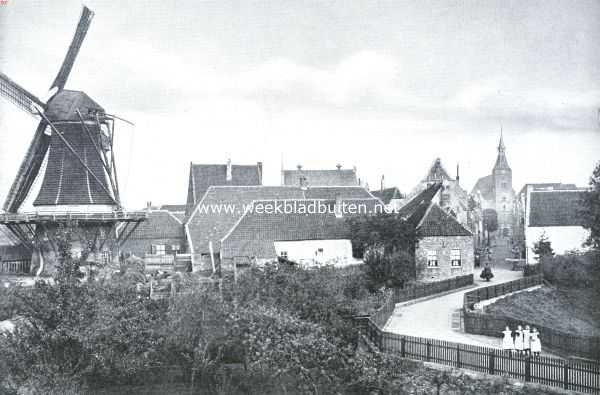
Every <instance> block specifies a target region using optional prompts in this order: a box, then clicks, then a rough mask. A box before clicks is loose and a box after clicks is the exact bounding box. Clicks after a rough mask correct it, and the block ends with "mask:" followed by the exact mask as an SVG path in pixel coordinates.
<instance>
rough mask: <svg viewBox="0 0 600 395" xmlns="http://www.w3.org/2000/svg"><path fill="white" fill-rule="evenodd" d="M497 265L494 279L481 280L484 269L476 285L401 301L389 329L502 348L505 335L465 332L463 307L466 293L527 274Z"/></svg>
mask: <svg viewBox="0 0 600 395" xmlns="http://www.w3.org/2000/svg"><path fill="white" fill-rule="evenodd" d="M494 266H495V267H493V268H492V272H493V273H494V278H493V279H492V280H491V281H490V282H486V281H484V280H481V279H480V278H479V273H480V270H477V271H476V272H475V273H474V274H475V276H474V277H475V286H474V287H472V288H469V289H464V290H461V291H458V292H454V293H451V294H448V295H444V296H440V297H437V298H433V299H429V300H424V301H422V302H418V303H414V304H409V305H406V304H398V305H397V306H396V309H395V311H394V313H393V314H392V317H391V318H390V320H389V321H388V322H387V324H386V327H385V329H386V330H387V331H389V332H394V333H401V334H404V335H409V336H418V337H428V338H432V339H441V340H447V341H451V342H457V343H467V344H472V345H477V346H485V347H498V348H500V347H501V345H502V339H501V338H495V337H488V336H480V335H471V334H468V333H465V332H463V331H462V328H461V322H460V310H461V308H462V302H463V295H464V294H465V292H468V291H471V290H473V289H475V288H479V287H487V286H490V285H494V284H501V283H504V282H508V281H512V280H516V279H518V278H522V276H523V274H522V273H521V272H519V271H511V270H508V268H507V266H505V265H500V264H497V265H494Z"/></svg>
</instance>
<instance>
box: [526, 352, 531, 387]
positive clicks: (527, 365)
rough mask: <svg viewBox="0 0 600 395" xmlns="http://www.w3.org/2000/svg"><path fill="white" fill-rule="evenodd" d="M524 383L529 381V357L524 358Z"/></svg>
mask: <svg viewBox="0 0 600 395" xmlns="http://www.w3.org/2000/svg"><path fill="white" fill-rule="evenodd" d="M525 381H531V359H530V358H529V355H528V356H526V357H525Z"/></svg>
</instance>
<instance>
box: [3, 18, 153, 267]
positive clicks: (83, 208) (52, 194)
mask: <svg viewBox="0 0 600 395" xmlns="http://www.w3.org/2000/svg"><path fill="white" fill-rule="evenodd" d="M93 17H94V13H93V12H92V11H91V10H90V9H89V8H87V7H85V6H84V7H83V11H82V14H81V18H80V19H79V23H78V24H77V29H76V30H75V35H74V36H73V40H72V41H71V44H70V46H69V49H68V51H67V54H66V56H65V59H64V61H63V63H62V66H61V67H60V70H59V72H58V74H57V76H56V78H55V79H54V81H53V82H52V85H51V86H50V99H49V100H48V101H47V102H45V103H44V102H43V101H42V100H40V99H39V98H38V97H36V96H35V95H33V94H32V93H30V92H29V91H27V90H25V89H24V88H23V87H21V86H20V85H18V84H17V83H16V82H14V81H13V80H11V79H10V78H8V76H6V75H5V74H3V73H1V72H0V96H2V97H4V98H5V99H7V100H8V101H10V102H12V103H13V104H15V105H16V106H17V107H19V108H20V109H22V110H24V111H26V112H27V113H29V114H30V115H32V116H34V117H37V118H39V124H38V126H37V128H36V130H35V133H34V135H33V139H32V141H31V144H30V146H29V148H28V150H27V152H26V153H25V157H24V158H23V160H22V162H21V165H20V167H19V169H18V172H17V175H16V177H15V179H14V181H13V183H12V186H11V188H10V191H9V192H8V195H7V197H6V200H5V202H4V206H3V208H4V210H5V212H6V214H0V224H3V225H5V226H6V227H7V228H8V229H9V230H10V231H11V232H12V233H13V234H14V236H16V237H17V238H18V239H19V240H20V241H21V242H22V243H23V244H24V245H26V246H28V248H30V250H31V251H32V253H33V257H32V259H34V260H35V259H36V258H35V257H36V256H37V258H38V260H39V265H38V266H39V270H38V271H41V269H42V268H43V265H44V264H43V261H44V247H40V246H41V245H43V244H44V243H43V242H46V244H50V245H51V247H53V248H54V250H56V246H55V245H54V244H53V243H52V236H53V232H56V229H57V228H58V227H59V225H60V224H61V223H68V222H72V221H77V222H78V224H79V225H80V226H82V227H83V228H86V229H87V230H92V231H94V232H95V234H94V243H95V244H97V245H96V246H95V250H102V247H103V245H104V242H105V241H106V240H107V239H109V238H110V237H111V235H114V236H115V240H116V241H117V242H119V243H120V242H122V241H124V240H126V238H127V237H128V236H129V235H130V234H131V233H132V232H133V230H135V227H136V226H137V225H138V224H139V222H140V221H142V220H144V219H145V215H144V214H143V213H139V212H138V213H131V212H130V213H127V212H125V211H124V210H123V208H122V206H121V200H120V193H119V183H118V177H117V169H116V166H115V155H114V149H113V148H114V146H113V143H114V132H115V120H116V119H119V118H117V117H115V116H113V115H110V114H107V113H106V111H105V110H104V109H103V108H102V107H101V106H100V105H99V104H98V103H97V102H95V101H94V100H93V99H91V98H90V97H89V96H88V95H87V94H85V93H84V92H82V91H76V90H68V89H64V88H65V84H66V82H67V79H68V78H69V74H70V72H71V69H72V68H73V65H74V63H75V59H76V58H77V54H78V53H79V50H80V48H81V46H82V44H83V40H84V39H85V36H86V34H87V32H88V29H89V27H90V24H91V22H92V19H93ZM36 180H39V181H41V186H40V188H39V192H38V195H37V197H36V198H35V200H34V201H33V207H34V212H28V213H23V212H21V211H20V209H21V208H22V206H23V203H24V202H25V201H26V200H27V199H28V197H29V195H30V193H31V192H32V187H33V185H34V184H37V183H38V182H39V181H36ZM120 224H124V226H119V229H120V232H119V235H116V229H117V225H120ZM119 243H117V244H119ZM55 252H56V251H55Z"/></svg>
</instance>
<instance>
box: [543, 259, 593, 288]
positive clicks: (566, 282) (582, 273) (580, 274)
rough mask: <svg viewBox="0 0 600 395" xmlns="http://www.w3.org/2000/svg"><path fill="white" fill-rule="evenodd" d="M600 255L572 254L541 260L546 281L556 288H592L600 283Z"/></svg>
mask: <svg viewBox="0 0 600 395" xmlns="http://www.w3.org/2000/svg"><path fill="white" fill-rule="evenodd" d="M599 256H600V254H599V253H598V252H595V251H590V252H586V253H578V252H572V253H568V254H565V255H557V256H545V257H543V258H542V259H541V262H540V264H541V267H542V270H543V273H544V279H545V280H547V281H549V282H551V283H552V284H554V285H556V286H563V287H592V286H598V284H599V281H600V260H599Z"/></svg>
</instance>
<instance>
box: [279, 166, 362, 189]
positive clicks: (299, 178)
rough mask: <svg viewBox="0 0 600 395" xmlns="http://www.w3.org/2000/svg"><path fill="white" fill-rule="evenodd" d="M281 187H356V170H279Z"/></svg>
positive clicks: (339, 168)
mask: <svg viewBox="0 0 600 395" xmlns="http://www.w3.org/2000/svg"><path fill="white" fill-rule="evenodd" d="M281 185H284V186H294V187H304V186H310V187H328V186H329V187H341V186H357V185H359V183H358V178H357V177H356V168H354V169H342V166H341V165H337V166H336V169H335V170H334V169H324V170H305V169H303V168H302V166H300V165H298V168H297V169H296V170H283V169H282V170H281Z"/></svg>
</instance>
